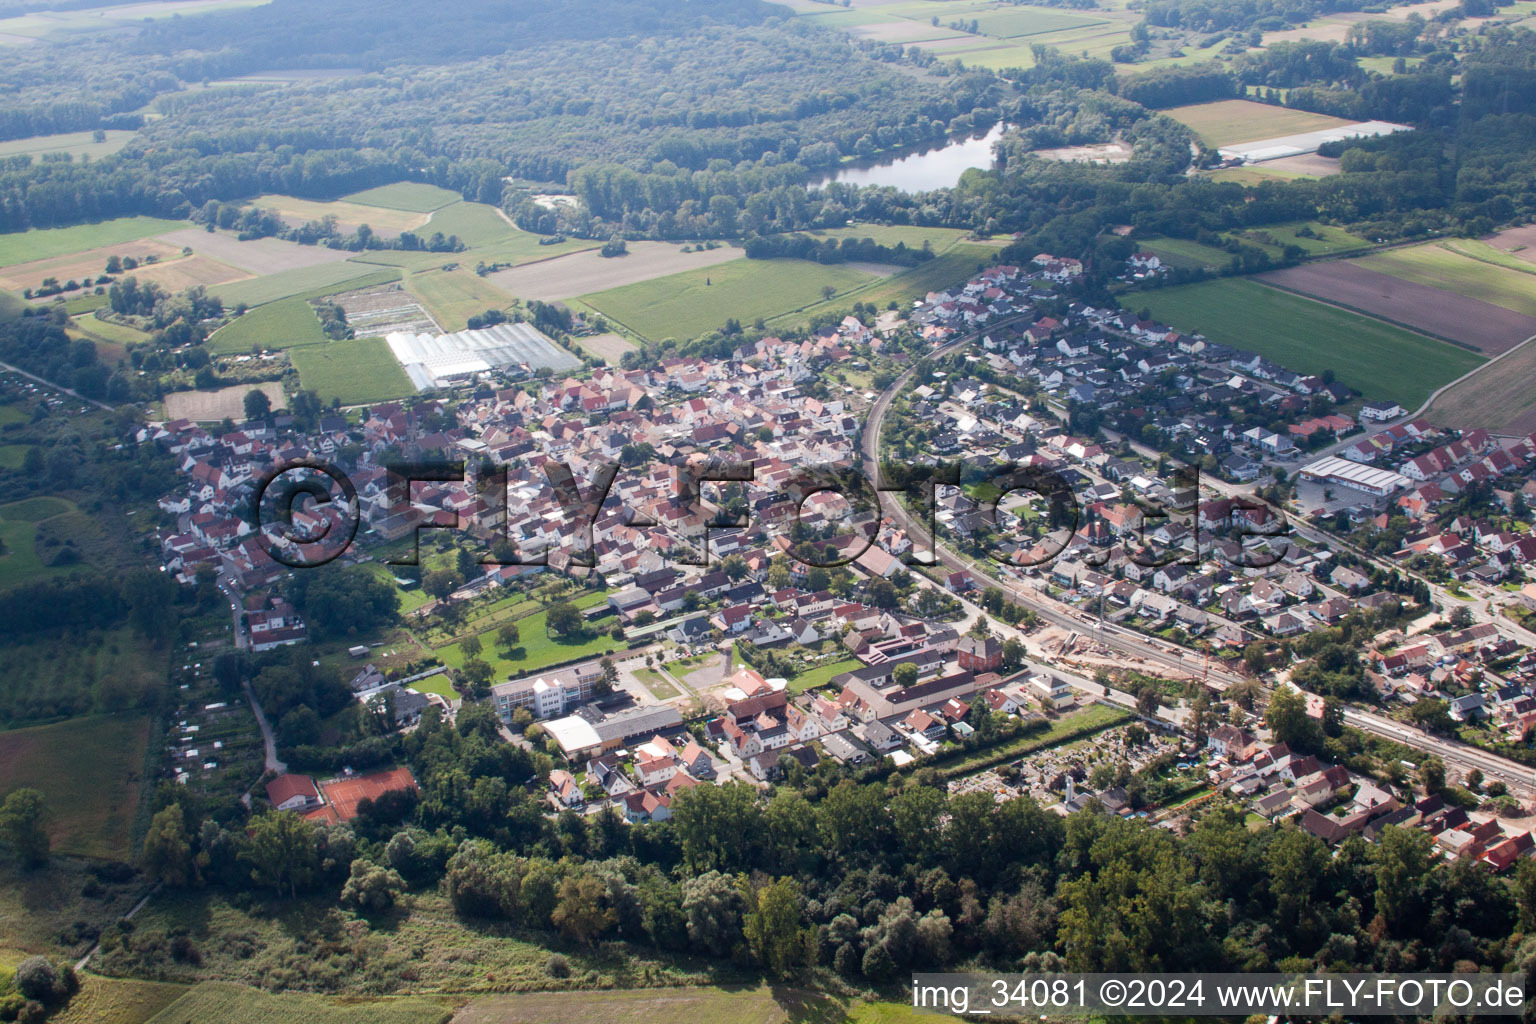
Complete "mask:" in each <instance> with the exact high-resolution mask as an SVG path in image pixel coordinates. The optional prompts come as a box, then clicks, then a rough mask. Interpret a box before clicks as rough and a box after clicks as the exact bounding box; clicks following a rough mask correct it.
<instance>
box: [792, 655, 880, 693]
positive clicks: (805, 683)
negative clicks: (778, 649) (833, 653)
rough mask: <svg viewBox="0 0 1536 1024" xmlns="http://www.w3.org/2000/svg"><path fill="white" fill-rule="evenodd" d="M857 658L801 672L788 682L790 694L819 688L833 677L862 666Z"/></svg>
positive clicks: (845, 659)
mask: <svg viewBox="0 0 1536 1024" xmlns="http://www.w3.org/2000/svg"><path fill="white" fill-rule="evenodd" d="M862 664H863V662H861V661H859V660H858V659H857V658H844V659H843V660H842V661H834V662H830V663H829V664H826V665H818V666H816V667H815V668H813V669H810V670H809V671H806V672H801V673H800V674H799V675H797V676H795V678H793V679H791V680H790V681H789V692H790V693H804V692H805V691H806V690H809V689H811V688H812V687H816V686H821V685H823V684H825V683H827V682H829V681H830V680H831V679H832V677H833V676H836V675H841V674H843V673H844V672H852V671H853V670H854V669H856V668H858V667H859V666H860V665H862Z"/></svg>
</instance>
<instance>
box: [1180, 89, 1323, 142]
mask: <svg viewBox="0 0 1536 1024" xmlns="http://www.w3.org/2000/svg"><path fill="white" fill-rule="evenodd" d="M1163 113H1165V114H1167V115H1168V116H1169V117H1171V118H1173V119H1174V120H1176V121H1182V122H1183V123H1184V124H1186V125H1188V126H1189V127H1190V128H1191V129H1193V130H1194V133H1195V134H1196V135H1198V136H1200V138H1201V139H1203V140H1204V141H1205V144H1206V145H1208V146H1213V147H1214V146H1230V145H1235V144H1237V143H1241V142H1257V141H1258V140H1260V139H1273V138H1278V137H1280V136H1282V135H1298V134H1300V133H1302V132H1313V131H1318V130H1319V129H1322V128H1334V127H1337V126H1339V125H1345V124H1349V123H1350V122H1349V121H1346V120H1345V119H1343V118H1341V117H1329V116H1328V115H1327V114H1313V113H1310V112H1308V111H1305V110H1291V109H1288V108H1286V107H1280V106H1274V105H1271V104H1268V103H1255V102H1254V101H1252V100H1217V101H1216V102H1215V103H1195V104H1191V105H1190V106H1187V107H1174V108H1173V109H1171V110H1165V111H1163Z"/></svg>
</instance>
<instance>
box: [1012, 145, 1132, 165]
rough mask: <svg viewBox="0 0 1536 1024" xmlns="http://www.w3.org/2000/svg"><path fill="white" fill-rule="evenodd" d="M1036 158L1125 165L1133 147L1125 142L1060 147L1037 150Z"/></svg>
mask: <svg viewBox="0 0 1536 1024" xmlns="http://www.w3.org/2000/svg"><path fill="white" fill-rule="evenodd" d="M1033 155H1034V156H1038V157H1043V158H1045V159H1046V160H1065V161H1081V162H1097V161H1100V160H1102V161H1104V162H1105V163H1111V164H1123V163H1126V162H1127V161H1129V160H1130V159H1131V147H1130V146H1129V145H1128V144H1126V143H1124V142H1118V141H1116V142H1101V143H1098V144H1096V145H1092V146H1058V147H1057V148H1055V149H1037V150H1035V151H1034V154H1033Z"/></svg>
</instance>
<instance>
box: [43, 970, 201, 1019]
mask: <svg viewBox="0 0 1536 1024" xmlns="http://www.w3.org/2000/svg"><path fill="white" fill-rule="evenodd" d="M186 991H187V987H186V986H185V985H172V984H168V983H166V982H163V981H139V980H137V979H134V978H103V977H102V976H100V975H97V974H82V975H80V991H78V992H76V993H75V994H74V995H73V996H72V997H71V998H70V1000H69V1004H68V1005H67V1006H65V1007H64V1009H63V1010H61V1011H59V1012H58V1013H56V1014H54V1015H53V1016H52V1017H50V1018H49V1020H50V1021H52V1024H144V1022H145V1021H147V1020H149V1019H150V1018H151V1017H153V1016H154V1015H155V1014H157V1013H159V1012H160V1011H161V1010H163V1009H165V1008H166V1007H167V1006H170V1005H171V1004H172V1003H174V1002H175V1001H176V1000H177V999H179V998H180V997H181V996H182V995H183V994H184V993H185V992H186Z"/></svg>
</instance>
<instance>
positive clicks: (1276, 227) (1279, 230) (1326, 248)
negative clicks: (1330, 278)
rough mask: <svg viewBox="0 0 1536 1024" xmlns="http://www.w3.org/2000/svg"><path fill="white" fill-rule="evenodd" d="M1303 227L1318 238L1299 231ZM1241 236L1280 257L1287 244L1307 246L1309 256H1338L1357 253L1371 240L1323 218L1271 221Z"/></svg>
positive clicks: (1244, 239) (1366, 246)
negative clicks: (1278, 222) (1324, 221)
mask: <svg viewBox="0 0 1536 1024" xmlns="http://www.w3.org/2000/svg"><path fill="white" fill-rule="evenodd" d="M1302 228H1307V229H1310V231H1311V233H1312V234H1313V235H1315V236H1317V237H1315V238H1308V237H1306V236H1305V235H1299V234H1297V231H1299V230H1301V229H1302ZM1237 237H1238V238H1239V239H1240V240H1241V241H1243V242H1246V243H1247V244H1249V245H1256V246H1258V247H1259V248H1260V249H1263V250H1265V251H1266V252H1269V253H1270V254H1271V255H1274V256H1276V257H1280V256H1283V255H1284V254H1285V247H1286V246H1289V245H1294V246H1298V247H1299V248H1302V249H1305V250H1306V252H1307V255H1308V256H1335V255H1338V254H1339V253H1345V252H1353V251H1354V250H1357V249H1365V248H1369V247H1370V245H1371V243H1370V241H1369V240H1367V239H1364V238H1361V237H1360V236H1359V235H1352V234H1350V233H1349V232H1348V231H1345V230H1344V229H1343V228H1339V227H1334V226H1333V225H1332V224H1324V223H1322V222H1320V221H1315V220H1314V221H1292V222H1290V223H1288V224H1271V225H1268V226H1266V227H1262V228H1251V229H1249V230H1247V231H1239V232H1237Z"/></svg>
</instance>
